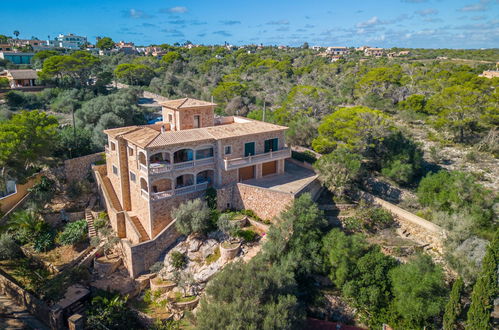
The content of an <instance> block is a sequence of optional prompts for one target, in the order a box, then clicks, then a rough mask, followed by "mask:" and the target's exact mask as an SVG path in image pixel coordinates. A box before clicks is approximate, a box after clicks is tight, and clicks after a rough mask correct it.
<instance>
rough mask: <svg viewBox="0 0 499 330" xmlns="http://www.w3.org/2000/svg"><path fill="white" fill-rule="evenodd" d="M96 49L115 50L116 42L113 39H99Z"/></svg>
mask: <svg viewBox="0 0 499 330" xmlns="http://www.w3.org/2000/svg"><path fill="white" fill-rule="evenodd" d="M95 47H97V48H99V49H104V50H110V49H113V48H114V41H113V39H111V38H109V37H104V38H101V39H99V41H97V44H95Z"/></svg>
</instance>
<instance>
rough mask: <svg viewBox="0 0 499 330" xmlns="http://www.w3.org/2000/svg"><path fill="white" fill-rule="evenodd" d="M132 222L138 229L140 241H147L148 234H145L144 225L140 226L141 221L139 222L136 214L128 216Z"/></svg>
mask: <svg viewBox="0 0 499 330" xmlns="http://www.w3.org/2000/svg"><path fill="white" fill-rule="evenodd" d="M130 219H131V220H132V222H133V224H134V225H135V228H137V230H138V231H139V235H140V239H139V240H140V242H145V241H148V240H149V235H147V232H146V230H145V229H144V227H143V226H142V223H140V220H139V218H138V217H136V216H133V217H131V218H130Z"/></svg>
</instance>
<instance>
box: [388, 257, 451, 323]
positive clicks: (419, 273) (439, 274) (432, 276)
mask: <svg viewBox="0 0 499 330" xmlns="http://www.w3.org/2000/svg"><path fill="white" fill-rule="evenodd" d="M390 279H391V281H392V286H393V289H392V290H393V296H394V300H393V304H394V308H395V310H396V311H397V312H398V313H399V314H400V315H401V316H402V318H403V322H404V324H405V327H406V328H421V327H423V326H425V325H427V324H428V322H429V319H430V318H432V317H435V316H437V315H439V314H440V312H441V311H442V310H443V308H444V305H445V301H446V290H445V282H444V275H443V271H442V268H441V267H440V266H437V265H435V264H434V263H433V261H432V260H431V257H430V256H428V255H419V256H418V257H416V258H415V259H412V260H410V261H409V262H408V263H406V264H402V265H400V266H398V267H395V268H394V269H392V270H391V271H390Z"/></svg>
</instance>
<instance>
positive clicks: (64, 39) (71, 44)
mask: <svg viewBox="0 0 499 330" xmlns="http://www.w3.org/2000/svg"><path fill="white" fill-rule="evenodd" d="M47 42H48V44H49V45H51V46H53V47H57V48H66V49H80V47H81V45H84V44H86V43H87V37H81V36H77V35H74V34H72V33H70V34H59V36H58V37H56V38H54V40H48V41H47Z"/></svg>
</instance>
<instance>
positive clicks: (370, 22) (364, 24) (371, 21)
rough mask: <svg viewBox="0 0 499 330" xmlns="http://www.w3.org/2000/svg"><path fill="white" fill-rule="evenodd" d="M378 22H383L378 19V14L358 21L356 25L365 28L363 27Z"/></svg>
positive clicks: (377, 23)
mask: <svg viewBox="0 0 499 330" xmlns="http://www.w3.org/2000/svg"><path fill="white" fill-rule="evenodd" d="M379 24H383V22H381V21H380V19H379V18H378V16H373V17H371V18H370V19H368V20H367V21H364V22H360V23H358V24H357V27H358V28H365V27H369V26H374V25H379Z"/></svg>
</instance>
